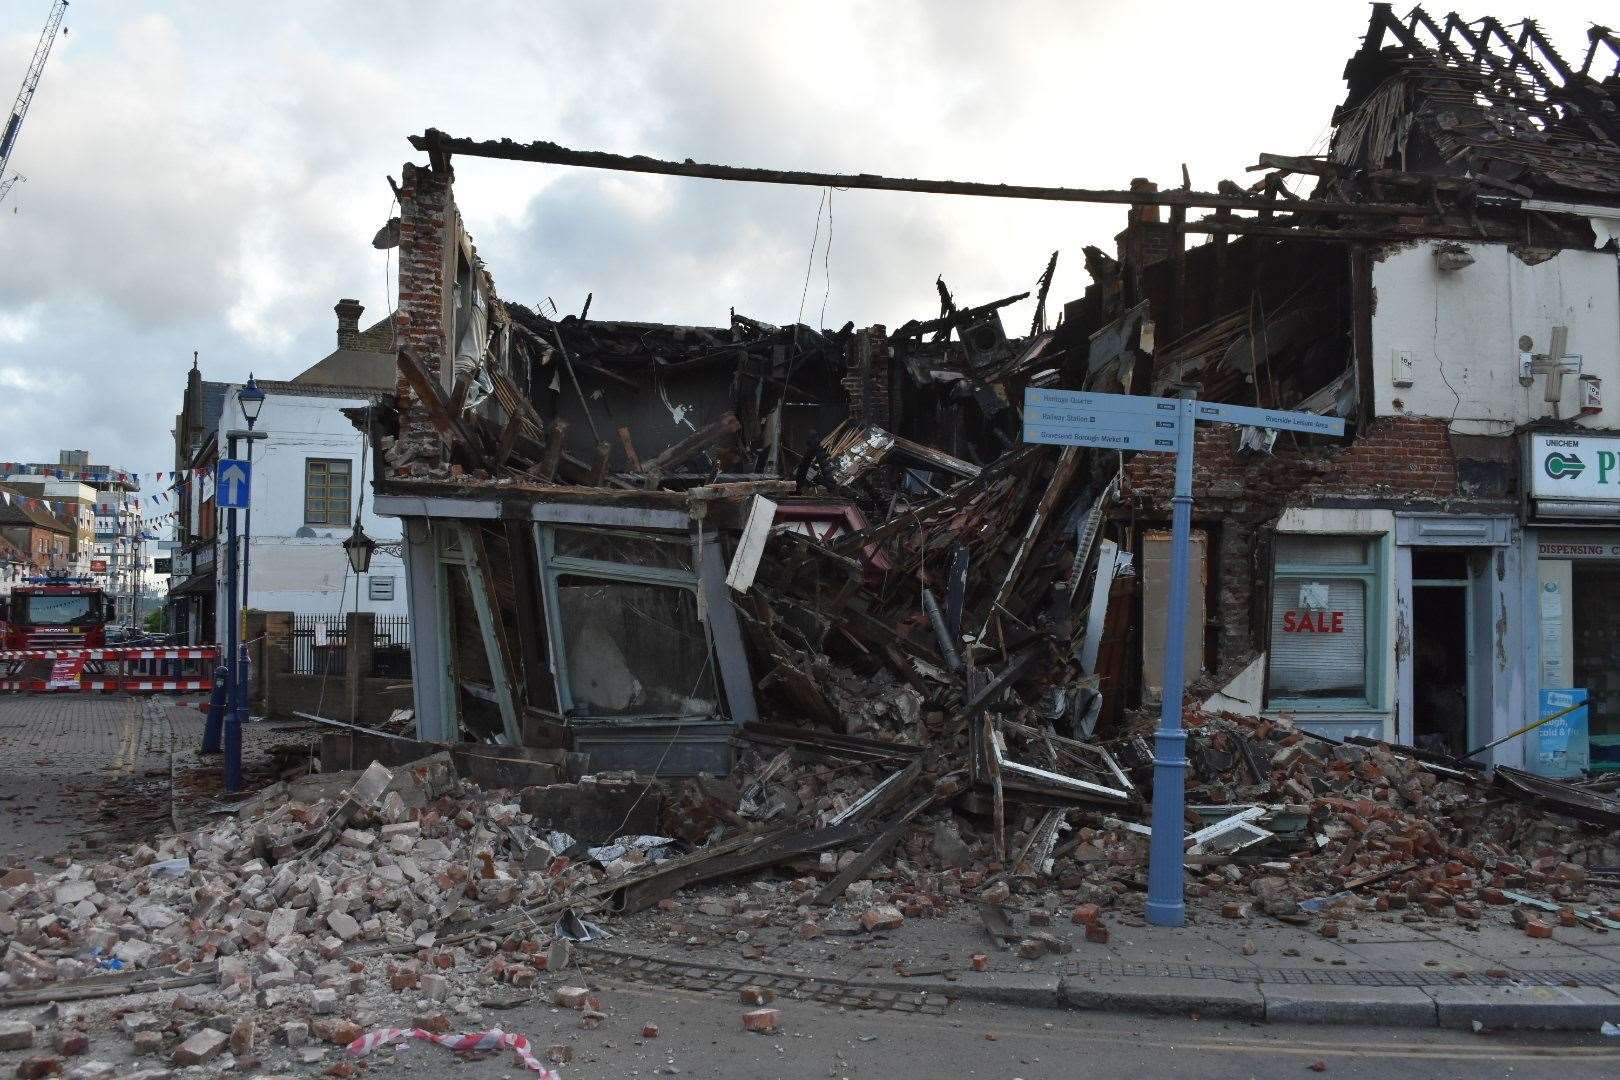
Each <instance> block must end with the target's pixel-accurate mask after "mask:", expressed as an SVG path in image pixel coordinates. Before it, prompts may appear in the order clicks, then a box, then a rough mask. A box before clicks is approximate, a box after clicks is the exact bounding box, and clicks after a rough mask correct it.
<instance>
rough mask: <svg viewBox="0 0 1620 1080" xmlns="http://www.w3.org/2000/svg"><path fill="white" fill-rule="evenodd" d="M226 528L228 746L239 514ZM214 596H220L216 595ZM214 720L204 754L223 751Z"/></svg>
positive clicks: (231, 443) (232, 448)
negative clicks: (237, 523)
mask: <svg viewBox="0 0 1620 1080" xmlns="http://www.w3.org/2000/svg"><path fill="white" fill-rule="evenodd" d="M227 446H228V449H227V450H226V451H225V453H226V456H227V457H230V458H235V457H236V440H235V439H229V440H228V442H227ZM221 494H222V493H221V492H219V491H216V492H215V493H214V500H215V502H214V505H215V506H218V505H219V496H220V495H221ZM225 529H226V532H225V536H226V540H225V562H226V567H225V652H224V653H223V654H221V656H220V666H221V667H223V668H224V669H225V684H226V688H227V689H226V694H225V708H224V709H223V710H222V714H223V716H222V722H223V726H224V728H225V729H226V730H227V734H226V736H225V741H226V742H227V743H228V742H229V741H230V736H229V734H228V732H229V729H230V727H231V718H230V715H229V714H230V712H231V703H232V701H233V700H234V699H233V698H232V697H231V694H230V687H231V686H233V685H234V680H235V669H236V511H235V510H234V509H233V510H227V511H226V512H225ZM214 565H215V573H218V566H219V564H218V561H217V560H216V562H215V564H214ZM215 595H218V594H217V593H216V594H215ZM212 719H213V718H212V714H210V717H209V720H210V722H209V724H208V726H207V727H206V728H204V729H203V753H205V754H217V753H219V752H220V749H221V745H220V735H221V733H220V731H219V730H218V729H216V728H215V726H214V724H213V722H212ZM229 771H230V766H229V763H228V762H227V764H226V772H227V774H228V773H229Z"/></svg>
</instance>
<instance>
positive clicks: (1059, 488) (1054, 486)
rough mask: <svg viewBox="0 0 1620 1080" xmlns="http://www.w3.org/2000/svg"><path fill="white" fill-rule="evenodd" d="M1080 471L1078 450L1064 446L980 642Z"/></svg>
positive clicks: (980, 628) (1011, 591)
mask: <svg viewBox="0 0 1620 1080" xmlns="http://www.w3.org/2000/svg"><path fill="white" fill-rule="evenodd" d="M1079 467H1080V453H1079V450H1078V448H1076V447H1073V446H1065V447H1064V448H1063V450H1062V452H1061V453H1060V454H1059V455H1058V461H1057V467H1056V468H1055V469H1053V470H1052V478H1051V479H1050V480H1049V481H1047V484H1046V490H1045V491H1044V492H1042V493H1041V501H1040V502H1039V503H1038V504H1037V505H1036V507H1035V512H1034V513H1033V514H1031V515H1030V518H1029V525H1028V527H1027V528H1025V530H1024V537H1023V539H1022V540H1020V541H1019V542H1018V550H1017V551H1016V552H1015V553H1014V554H1013V560H1012V565H1011V566H1009V567H1008V568H1007V574H1006V576H1005V577H1003V578H1002V580H1001V587H1000V588H999V589H997V590H996V598H995V600H994V601H993V602H992V603H991V605H990V608H989V609H988V610H987V611H986V612H985V616H984V623H983V625H981V626H980V627H979V635H978V636H979V638H980V639H981V640H982V639H983V638H984V635H985V631H986V630H988V629H989V628H990V616H991V615H992V614H993V613H994V612H995V609H996V608H997V607H1001V608H1006V607H1007V603H1008V601H1009V600H1010V599H1011V598H1012V594H1013V592H1014V590H1016V589H1017V588H1018V582H1019V579H1020V578H1021V577H1022V576H1023V573H1024V567H1025V565H1026V563H1027V562H1028V560H1029V556H1030V552H1031V551H1033V550H1034V547H1035V541H1036V539H1037V538H1038V537H1039V536H1040V534H1041V530H1042V529H1044V528H1045V527H1046V522H1047V519H1048V518H1050V517H1051V516H1052V511H1053V510H1054V509H1055V508H1056V506H1057V503H1058V500H1059V499H1060V498H1062V497H1063V492H1064V491H1065V490H1066V489H1067V488H1068V486H1069V481H1071V480H1073V479H1074V475H1075V472H1076V471H1077V470H1078V469H1079Z"/></svg>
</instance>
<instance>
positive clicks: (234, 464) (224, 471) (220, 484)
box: [214, 458, 253, 510]
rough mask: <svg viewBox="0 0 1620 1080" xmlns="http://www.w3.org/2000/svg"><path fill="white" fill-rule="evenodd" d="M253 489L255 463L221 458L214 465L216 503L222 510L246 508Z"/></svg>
mask: <svg viewBox="0 0 1620 1080" xmlns="http://www.w3.org/2000/svg"><path fill="white" fill-rule="evenodd" d="M252 491H253V463H252V462H250V461H239V460H237V459H235V458H220V459H219V464H218V465H216V466H215V467H214V492H215V496H214V497H215V504H216V505H217V506H218V507H219V508H220V509H221V510H246V509H247V508H248V505H249V503H250V500H251V498H252Z"/></svg>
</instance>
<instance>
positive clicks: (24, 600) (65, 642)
mask: <svg viewBox="0 0 1620 1080" xmlns="http://www.w3.org/2000/svg"><path fill="white" fill-rule="evenodd" d="M108 607H109V605H108V603H107V595H106V593H105V592H103V591H102V590H101V588H100V587H98V586H97V585H96V584H95V579H94V578H89V577H69V576H67V575H64V574H47V575H43V576H40V577H27V578H24V579H23V582H22V584H21V585H16V586H13V587H12V590H11V596H10V599H9V600H8V602H7V603H6V604H5V606H4V608H3V610H0V649H76V648H84V649H95V648H100V647H102V646H104V645H106V644H107V617H108Z"/></svg>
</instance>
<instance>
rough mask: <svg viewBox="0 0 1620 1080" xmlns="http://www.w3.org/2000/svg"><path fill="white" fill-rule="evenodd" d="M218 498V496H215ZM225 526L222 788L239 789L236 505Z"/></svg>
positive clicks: (233, 443)
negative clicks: (226, 681)
mask: <svg viewBox="0 0 1620 1080" xmlns="http://www.w3.org/2000/svg"><path fill="white" fill-rule="evenodd" d="M227 445H228V450H227V453H228V457H230V458H232V460H235V458H237V439H235V437H232V439H228V444H227ZM215 497H217V495H215ZM227 528H228V529H230V541H228V544H227V547H228V551H227V557H228V559H230V570H228V578H227V581H225V591H227V593H228V601H227V606H225V622H227V627H225V657H227V659H225V662H227V664H228V665H230V693H228V695H227V698H225V699H227V701H228V703H230V704H228V706H227V708H225V790H227V792H235V790H240V789H241V712H240V711H238V703H240V696H238V693H240V688H241V664H240V662H238V657H237V641H238V636H240V635H238V623H240V614H238V601H240V596H241V594H240V593H238V591H237V576H238V572H237V552H238V551H240V549H238V542H237V508H235V507H232V508H230V518H228V525H227Z"/></svg>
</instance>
